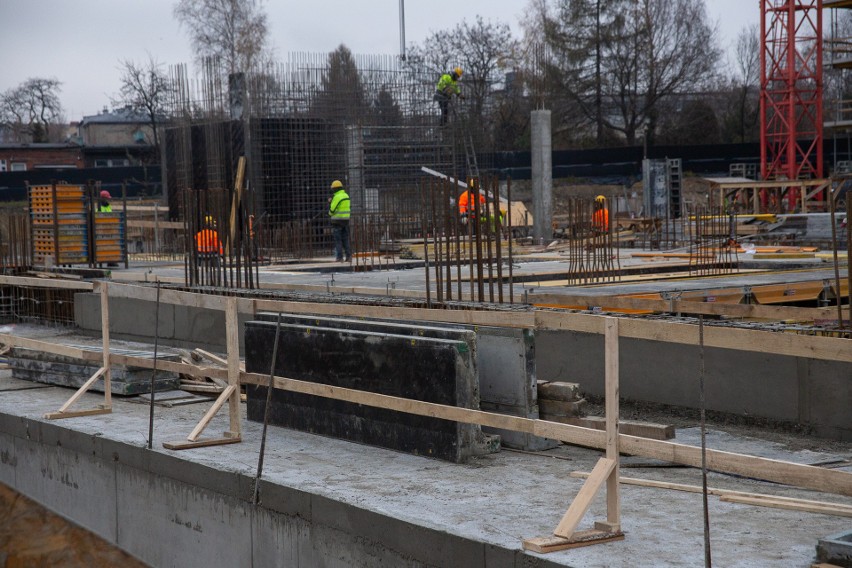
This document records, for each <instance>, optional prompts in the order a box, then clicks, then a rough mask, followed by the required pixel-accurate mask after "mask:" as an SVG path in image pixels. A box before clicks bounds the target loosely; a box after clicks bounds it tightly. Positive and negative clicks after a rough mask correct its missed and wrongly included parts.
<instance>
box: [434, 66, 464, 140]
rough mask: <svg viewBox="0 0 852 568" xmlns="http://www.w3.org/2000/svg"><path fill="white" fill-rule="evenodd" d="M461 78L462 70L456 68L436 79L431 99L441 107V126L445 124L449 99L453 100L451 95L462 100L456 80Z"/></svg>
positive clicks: (448, 109)
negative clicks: (436, 82)
mask: <svg viewBox="0 0 852 568" xmlns="http://www.w3.org/2000/svg"><path fill="white" fill-rule="evenodd" d="M461 76H462V68H461V67H456V68H455V69H453V70H452V71H450V72H449V73H444V74H443V75H441V78H440V79H438V84H437V85H436V87H435V96H434V97H433V99H434V100H436V101H438V106H440V107H441V126H444V125H445V124H447V115H448V114H449V111H450V99H452V98H453V95H455V96H457V97H459V98H462V99H463V98H464V95H462V93H461V89H460V88H459V85H458V80H459V79H461Z"/></svg>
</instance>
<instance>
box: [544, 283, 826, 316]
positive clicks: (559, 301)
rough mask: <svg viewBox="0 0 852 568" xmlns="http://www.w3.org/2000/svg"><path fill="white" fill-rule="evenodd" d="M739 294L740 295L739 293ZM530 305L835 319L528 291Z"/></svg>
mask: <svg viewBox="0 0 852 568" xmlns="http://www.w3.org/2000/svg"><path fill="white" fill-rule="evenodd" d="M740 295H742V294H740ZM528 298H529V301H530V303H532V304H533V305H536V304H547V305H550V306H559V305H561V306H575V307H576V306H579V307H583V308H587V309H592V308H596V307H597V308H601V309H604V310H612V311H617V310H619V309H627V310H648V311H653V312H661V313H684V314H703V315H711V316H729V317H740V318H753V319H768V320H798V321H814V320H817V319H828V318H836V317H837V309H836V308H799V307H795V306H764V305H761V304H728V303H725V302H703V301H689V300H686V301H685V300H663V299H659V300H658V299H650V298H635V297H630V296H584V295H577V294H572V295H566V294H552V293H535V292H534V289H532V290H530V294H529V296H528Z"/></svg>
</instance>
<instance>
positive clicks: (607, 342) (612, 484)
mask: <svg viewBox="0 0 852 568" xmlns="http://www.w3.org/2000/svg"><path fill="white" fill-rule="evenodd" d="M604 329H605V331H604V381H605V384H604V394H605V399H604V402H605V409H606V457H607V459H608V460H611V461H612V463H613V467H612V471H611V472H610V474H609V475H608V476H607V478H606V521H607V523H608V525H609V527H608V530H609V531H610V532H618V531H620V530H621V497H620V493H619V488H618V475H619V450H618V445H619V444H618V420H619V416H618V415H619V396H620V395H619V387H618V384H619V376H618V372H619V369H618V319H617V318H607V319H606V325H605V328H604Z"/></svg>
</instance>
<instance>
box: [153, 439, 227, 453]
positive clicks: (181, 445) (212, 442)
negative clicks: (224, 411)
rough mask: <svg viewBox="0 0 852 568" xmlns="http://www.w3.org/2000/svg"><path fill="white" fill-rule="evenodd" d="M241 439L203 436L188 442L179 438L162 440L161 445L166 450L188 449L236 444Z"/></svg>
mask: <svg viewBox="0 0 852 568" xmlns="http://www.w3.org/2000/svg"><path fill="white" fill-rule="evenodd" d="M241 441H242V439H240V438H228V437H224V438H205V439H203V440H196V441H194V442H190V441H188V440H181V441H178V442H163V447H164V448H166V449H167V450H190V449H192V448H206V447H207V446H223V445H225V444H238V443H240V442H241Z"/></svg>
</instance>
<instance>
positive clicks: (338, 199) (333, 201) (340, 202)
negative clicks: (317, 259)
mask: <svg viewBox="0 0 852 568" xmlns="http://www.w3.org/2000/svg"><path fill="white" fill-rule="evenodd" d="M331 193H332V195H331V197H329V198H328V216H329V217H330V218H331V231H332V234H333V235H334V259H335V260H336V261H337V262H349V261H350V260H351V259H352V252H351V250H350V249H349V194H347V193H346V190H345V189H343V182H341V181H340V180H338V179H336V180H334V181H333V182H331Z"/></svg>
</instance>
